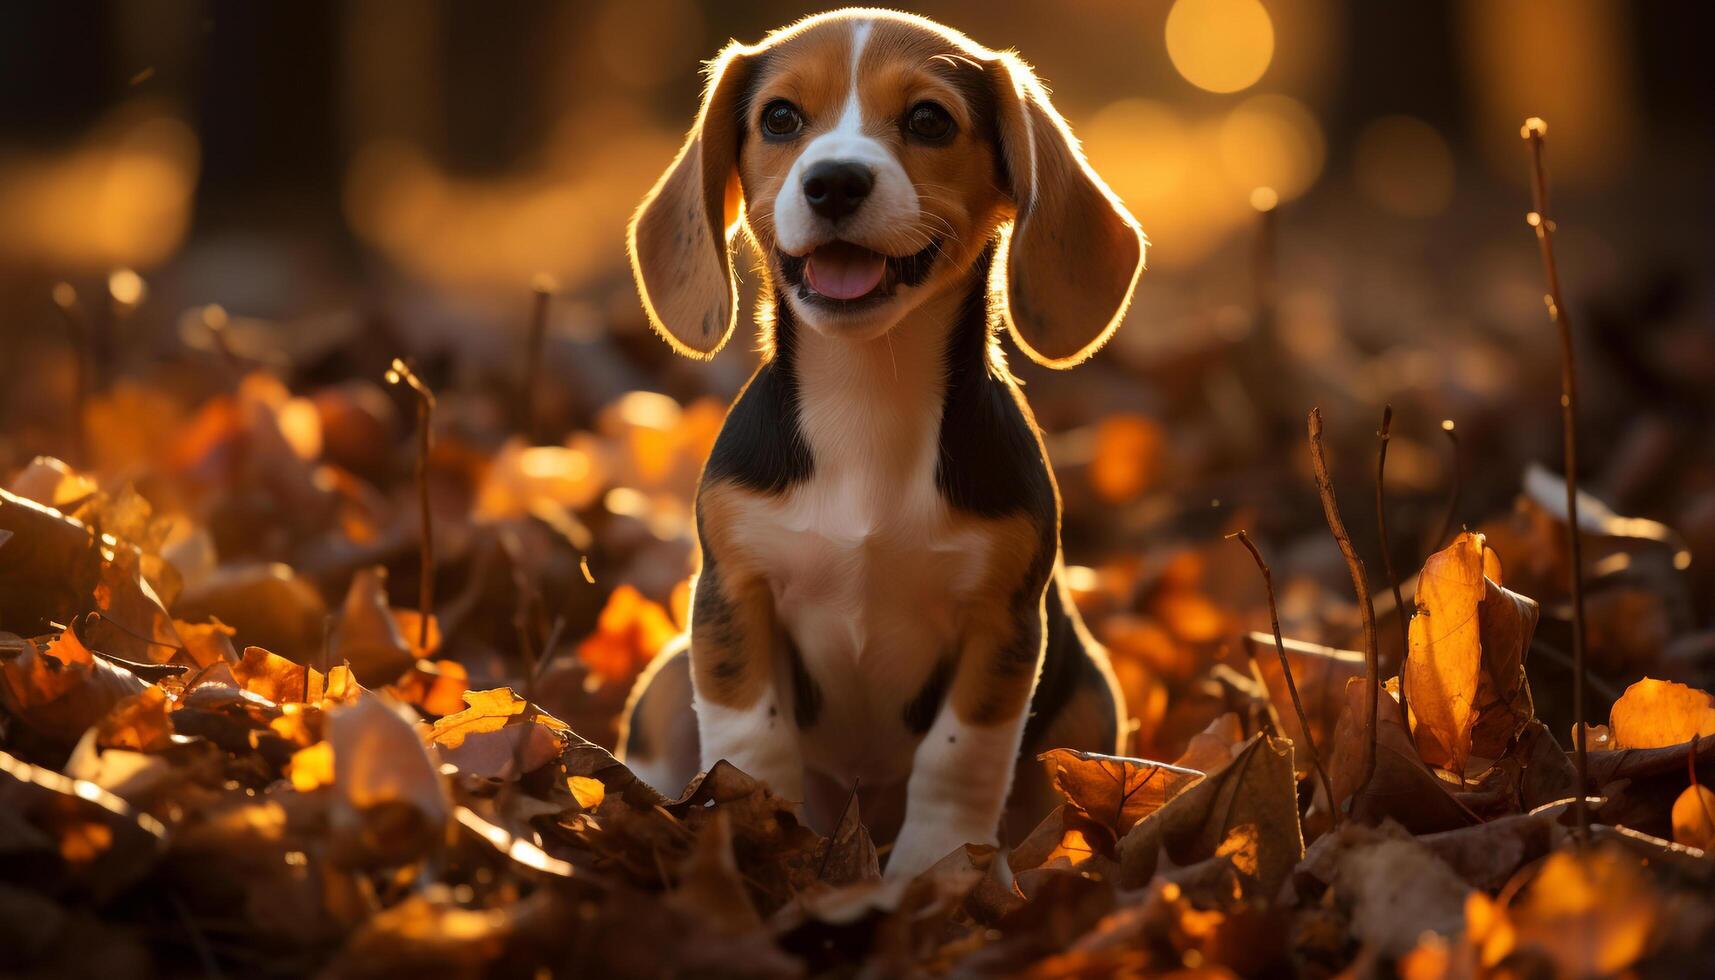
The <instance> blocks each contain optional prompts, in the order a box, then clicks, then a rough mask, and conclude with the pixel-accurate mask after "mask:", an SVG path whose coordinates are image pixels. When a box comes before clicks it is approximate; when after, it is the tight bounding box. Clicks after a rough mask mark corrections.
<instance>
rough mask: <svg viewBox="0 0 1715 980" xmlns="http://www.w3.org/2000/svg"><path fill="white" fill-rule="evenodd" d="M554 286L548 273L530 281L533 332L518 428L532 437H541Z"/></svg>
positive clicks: (528, 343) (526, 355)
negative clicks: (545, 349)
mask: <svg viewBox="0 0 1715 980" xmlns="http://www.w3.org/2000/svg"><path fill="white" fill-rule="evenodd" d="M555 289H556V285H555V283H554V280H553V277H551V276H548V275H546V274H544V275H539V276H537V277H536V281H535V282H533V283H531V291H532V292H533V293H534V294H535V302H534V303H533V304H532V305H531V308H530V334H529V337H528V338H527V339H526V341H525V346H524V387H523V390H522V391H520V392H519V398H520V400H521V405H520V407H519V427H520V428H522V429H523V430H524V435H525V436H526V437H528V438H530V439H532V440H534V439H536V438H538V437H539V436H540V432H539V431H538V430H539V428H540V426H541V410H542V403H541V397H542V395H541V387H542V353H543V347H544V345H545V344H546V343H547V338H548V312H549V309H550V308H551V307H552V305H553V302H554V290H555Z"/></svg>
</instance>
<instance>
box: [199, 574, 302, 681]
mask: <svg viewBox="0 0 1715 980" xmlns="http://www.w3.org/2000/svg"><path fill="white" fill-rule="evenodd" d="M173 613H174V615H176V616H177V617H178V618H180V619H185V620H190V621H192V622H201V621H206V620H210V619H219V620H220V621H221V622H223V623H225V624H227V625H228V626H231V627H232V628H233V630H235V631H236V635H238V636H241V637H243V638H244V640H245V642H247V643H250V644H254V645H256V646H259V647H263V648H265V649H268V650H272V651H274V652H275V653H278V654H280V655H281V656H283V657H285V658H287V659H288V660H293V661H296V662H298V663H321V662H322V657H323V653H324V650H323V646H324V644H323V640H324V631H325V628H326V622H327V615H328V609H327V603H326V602H324V601H323V600H322V596H321V592H320V591H318V590H317V589H316V587H315V586H314V585H312V584H310V583H309V582H308V581H305V580H304V579H302V578H300V577H298V575H297V574H296V573H294V572H293V571H292V569H291V568H290V566H287V565H282V564H278V563H273V564H249V565H228V566H224V567H222V568H221V569H220V570H219V571H217V572H215V573H214V574H212V575H210V576H209V577H208V578H207V579H205V580H203V581H202V582H200V583H198V584H197V585H196V586H195V587H194V588H187V589H186V590H185V593H184V595H182V596H180V597H179V601H178V602H177V603H175V604H174V606H173Z"/></svg>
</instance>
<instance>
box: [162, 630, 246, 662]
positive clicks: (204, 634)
mask: <svg viewBox="0 0 1715 980" xmlns="http://www.w3.org/2000/svg"><path fill="white" fill-rule="evenodd" d="M173 632H175V633H177V634H178V635H179V639H180V641H182V642H183V643H184V648H183V649H182V650H180V651H179V653H180V658H179V659H182V660H184V661H185V662H186V663H188V664H190V665H191V666H193V667H207V666H208V665H209V664H212V663H216V662H218V661H221V660H225V661H228V662H232V661H236V660H237V659H238V651H237V650H235V649H234V648H233V646H232V638H233V637H234V636H236V635H238V631H237V630H235V629H233V628H232V627H230V626H228V625H226V624H225V623H223V622H221V621H220V620H218V619H216V620H212V621H210V622H207V623H187V622H185V621H184V620H182V619H175V620H173Z"/></svg>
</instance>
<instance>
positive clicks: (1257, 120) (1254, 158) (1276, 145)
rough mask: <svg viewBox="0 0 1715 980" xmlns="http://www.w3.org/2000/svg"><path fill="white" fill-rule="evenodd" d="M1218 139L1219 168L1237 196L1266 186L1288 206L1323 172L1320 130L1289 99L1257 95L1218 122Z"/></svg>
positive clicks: (1299, 104)
mask: <svg viewBox="0 0 1715 980" xmlns="http://www.w3.org/2000/svg"><path fill="white" fill-rule="evenodd" d="M1216 140H1217V144H1218V149H1219V151H1220V161H1221V169H1222V170H1223V171H1224V172H1225V173H1226V175H1227V178H1228V179H1229V180H1230V181H1231V182H1232V186H1233V188H1234V190H1235V193H1237V194H1248V193H1249V192H1250V191H1251V189H1252V188H1255V187H1259V186H1266V187H1272V188H1274V191H1275V193H1276V194H1278V195H1279V199H1280V200H1282V201H1290V200H1292V199H1293V198H1295V197H1298V196H1299V195H1301V194H1303V193H1304V192H1305V191H1307V190H1309V189H1310V186H1311V185H1312V184H1314V183H1315V182H1316V178H1317V177H1318V176H1320V175H1321V173H1322V161H1323V158H1324V156H1325V154H1326V151H1325V149H1324V145H1323V138H1322V127H1321V125H1320V124H1318V123H1317V122H1316V117H1315V116H1314V115H1312V114H1311V112H1310V110H1309V109H1307V108H1305V106H1304V103H1302V102H1299V101H1298V100H1297V99H1294V98H1291V97H1290V96H1285V95H1256V96H1252V97H1251V98H1248V99H1246V100H1245V101H1243V102H1241V103H1239V105H1238V106H1237V107H1235V108H1234V109H1233V111H1232V112H1230V113H1228V114H1227V117H1226V118H1225V119H1224V120H1222V121H1221V123H1220V127H1219V130H1218V132H1217V135H1216Z"/></svg>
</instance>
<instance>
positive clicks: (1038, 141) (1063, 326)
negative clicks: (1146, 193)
mask: <svg viewBox="0 0 1715 980" xmlns="http://www.w3.org/2000/svg"><path fill="white" fill-rule="evenodd" d="M989 70H990V71H991V73H993V77H994V87H995V111H996V116H997V121H998V127H997V128H998V130H999V136H1000V144H1001V158H1002V160H1003V161H1004V162H1005V164H1006V172H1007V175H1008V177H1009V179H1010V181H1011V185H1012V197H1013V203H1014V205H1015V206H1016V210H1017V214H1016V216H1015V217H1014V219H1013V223H1012V228H1011V231H1010V232H1008V233H1006V234H1005V235H1004V237H1003V239H1002V247H1001V251H1000V256H999V259H998V261H996V263H995V270H996V273H997V275H999V274H1004V275H1005V280H1004V282H997V283H995V284H994V287H995V290H996V291H997V292H998V293H999V294H1000V295H1001V296H1002V297H1003V298H1004V299H1005V302H1004V303H1003V304H1002V308H1003V313H1004V316H1005V318H1006V323H1007V327H1008V328H1009V329H1011V331H1012V337H1013V340H1015V341H1017V343H1018V346H1019V347H1021V348H1022V349H1023V350H1024V352H1025V353H1026V354H1028V355H1030V357H1031V359H1033V360H1035V361H1036V362H1037V363H1039V364H1045V365H1047V366H1048V367H1053V368H1067V367H1071V366H1072V365H1074V364H1077V363H1078V362H1080V361H1082V360H1084V359H1085V358H1087V357H1089V356H1090V355H1091V354H1093V353H1095V351H1096V349H1097V348H1099V347H1101V346H1102V345H1103V344H1104V343H1106V342H1107V340H1108V338H1109V337H1110V336H1112V335H1113V332H1114V331H1115V330H1116V329H1118V327H1119V324H1120V320H1121V319H1122V318H1123V317H1124V316H1125V311H1126V306H1127V305H1129V304H1130V303H1131V294H1132V289H1133V288H1134V287H1135V286H1136V285H1137V277H1138V275H1139V273H1141V272H1142V271H1143V265H1144V248H1145V246H1146V244H1147V240H1146V239H1145V238H1144V236H1143V232H1141V231H1140V230H1138V227H1137V221H1136V220H1135V219H1133V218H1132V216H1131V214H1130V212H1128V211H1126V209H1125V205H1123V204H1121V203H1120V201H1119V198H1117V197H1115V196H1114V193H1113V191H1110V190H1108V185H1107V184H1104V183H1103V182H1102V179H1101V178H1100V177H1098V176H1096V173H1095V171H1093V170H1091V169H1090V165H1089V163H1088V162H1086V161H1085V160H1084V154H1083V152H1082V151H1080V150H1079V149H1078V141H1077V139H1076V137H1074V136H1073V135H1072V132H1071V130H1070V129H1068V128H1067V127H1066V121H1065V120H1064V119H1061V118H1060V114H1059V113H1058V112H1055V111H1054V107H1053V105H1051V104H1050V103H1049V101H1048V93H1047V91H1046V90H1044V89H1043V87H1042V83H1040V82H1038V81H1037V80H1036V76H1035V75H1034V74H1032V73H1031V71H1030V67H1029V66H1028V65H1026V64H1025V63H1024V62H1022V61H1020V60H1019V59H1018V58H1017V57H1016V56H1015V55H1013V54H1011V53H1010V52H1003V53H1002V54H1000V55H999V57H998V59H997V60H996V62H991V63H990V66H989Z"/></svg>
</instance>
